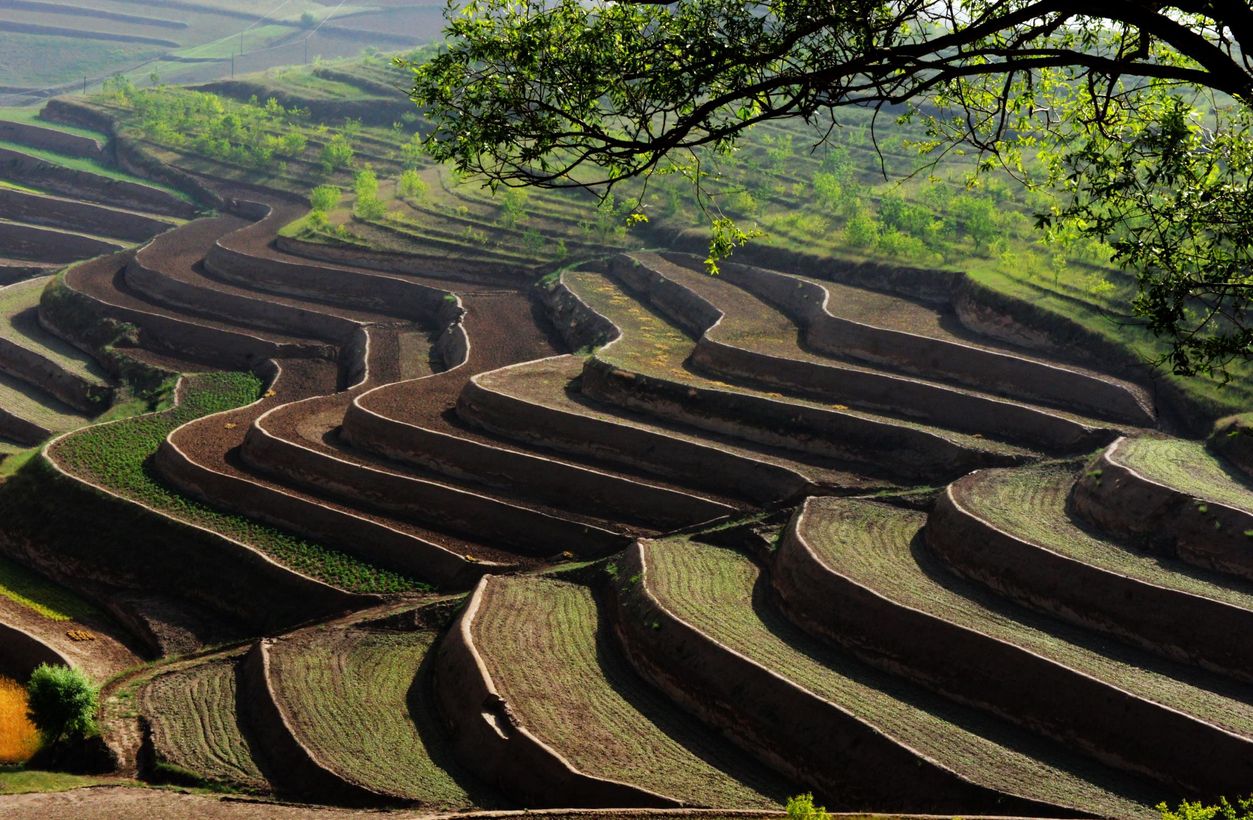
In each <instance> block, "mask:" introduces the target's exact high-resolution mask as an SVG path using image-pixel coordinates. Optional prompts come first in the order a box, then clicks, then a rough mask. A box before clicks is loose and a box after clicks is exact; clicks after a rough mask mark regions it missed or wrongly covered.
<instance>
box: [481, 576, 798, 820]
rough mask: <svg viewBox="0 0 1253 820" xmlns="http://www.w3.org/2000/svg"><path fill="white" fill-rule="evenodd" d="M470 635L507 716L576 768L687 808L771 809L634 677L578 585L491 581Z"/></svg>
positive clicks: (766, 789)
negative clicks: (505, 704)
mask: <svg viewBox="0 0 1253 820" xmlns="http://www.w3.org/2000/svg"><path fill="white" fill-rule="evenodd" d="M472 628H473V634H474V640H475V644H476V646H477V647H478V650H479V652H480V653H481V654H482V657H483V661H484V662H485V663H486V664H487V667H488V672H489V674H490V675H491V677H492V680H493V682H494V683H495V684H496V688H497V689H498V690H499V692H500V694H501V696H502V697H503V698H504V699H505V700H506V701H507V702H508V703H509V705H510V708H511V709H512V711H513V713H514V714H515V715H517V717H518V719H519V720H520V722H521V723H522V725H524V726H525V727H526V728H528V729H529V730H530V731H531V732H533V733H534V734H535V735H536V736H537V737H539V738H540V739H541V740H543V741H544V742H545V743H548V744H550V745H551V746H552V747H553V748H555V749H556V750H557V752H558V753H559V754H561V755H562V756H564V757H565V758H566V759H567V760H568V761H570V763H571V764H572V765H573V766H574V767H575V768H576V769H578V770H579V771H582V772H584V773H586V774H589V775H592V776H595V777H603V778H608V779H612V780H617V781H620V782H626V783H629V784H631V785H634V786H638V787H640V788H644V789H648V790H650V791H654V792H659V793H661V794H664V795H667V796H670V797H674V798H677V799H679V800H682V801H684V802H685V803H692V804H696V805H708V806H737V807H738V806H744V807H755V806H760V807H763V808H764V807H771V808H773V807H777V806H778V804H779V802H780V799H781V797H782V794H781V793H780V792H779V790H778V786H779V784H776V783H773V782H771V781H770V780H768V779H766V778H763V777H761V776H760V775H758V776H757V777H753V775H752V774H751V773H752V771H753V767H752V766H750V765H748V764H747V763H746V762H745V761H742V760H741V759H740V758H739V756H738V755H736V754H734V753H732V752H730V751H729V750H728V748H727V746H728V744H726V743H725V741H721V740H720V739H719V738H718V737H717V735H715V734H713V733H711V732H708V731H706V730H704V729H703V728H702V727H700V725H699V724H697V723H696V722H695V721H694V720H692V719H690V718H688V717H686V716H685V715H683V714H682V713H681V712H679V711H678V710H677V709H676V708H675V707H674V706H673V705H672V704H670V703H669V702H668V701H667V700H666V699H665V697H664V696H662V695H661V694H660V693H659V692H657V691H656V690H654V689H652V688H651V687H649V686H648V685H647V684H646V683H644V681H643V680H641V679H640V678H639V677H638V676H637V675H636V674H635V672H634V671H633V670H632V669H631V668H630V666H629V665H628V664H627V662H626V660H625V659H624V658H622V657H621V656H620V655H619V654H618V652H617V650H616V649H615V648H613V646H612V642H611V639H610V638H609V636H608V634H606V629H605V627H604V625H603V624H602V623H601V616H600V612H599V608H598V606H597V603H596V600H595V598H594V597H593V595H592V592H591V590H589V589H588V588H587V587H584V586H579V585H576V584H570V583H566V582H563V581H555V580H550V579H546V578H538V577H529V578H522V577H518V578H493V579H491V581H490V582H489V585H488V587H487V594H486V596H485V597H484V600H483V603H482V605H481V606H480V608H479V610H478V615H477V617H476V618H475V620H474V624H473V627H472Z"/></svg>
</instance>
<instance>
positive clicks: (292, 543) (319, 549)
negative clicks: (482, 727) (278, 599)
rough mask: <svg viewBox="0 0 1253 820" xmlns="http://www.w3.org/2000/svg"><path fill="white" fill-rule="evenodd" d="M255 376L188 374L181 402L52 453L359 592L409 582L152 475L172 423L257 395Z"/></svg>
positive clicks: (90, 476) (89, 475)
mask: <svg viewBox="0 0 1253 820" xmlns="http://www.w3.org/2000/svg"><path fill="white" fill-rule="evenodd" d="M260 390H261V383H260V381H259V380H258V379H257V378H256V377H255V376H252V375H249V374H243V373H206V374H197V375H193V376H189V377H187V379H186V382H185V384H184V387H183V388H182V391H181V401H180V403H179V405H178V406H177V407H175V408H172V409H170V410H167V411H164V412H161V413H154V414H150V415H146V416H138V417H136V418H131V419H126V420H124V421H120V422H117V423H114V424H107V425H96V426H94V427H89V428H87V429H85V430H82V431H80V432H78V433H75V434H73V435H70V436H68V437H66V438H64V439H61V440H60V441H58V442H57V443H56V444H54V445H53V447H52V449H51V451H50V452H51V454H52V455H54V456H55V457H56V459H57V460H58V462H59V463H60V464H61V465H62V466H63V467H64V468H65V469H66V470H67V471H69V472H70V473H72V474H74V475H77V476H81V477H83V478H85V479H87V480H89V481H93V482H97V483H100V484H103V485H104V486H106V487H108V488H110V489H111V490H113V491H114V492H116V493H119V494H121V495H123V496H125V497H127V498H131V499H134V500H136V501H140V502H142V503H144V504H146V505H148V506H151V507H155V508H156V509H159V510H162V511H163V512H165V513H167V514H169V515H172V516H174V517H175V518H178V519H181V520H183V521H188V522H190V523H193V524H197V525H199V526H202V527H205V528H207V529H210V530H213V531H215V532H220V533H223V534H224V535H227V536H229V537H231V538H235V539H237V540H239V541H242V542H244V543H246V544H249V545H251V546H253V547H255V548H257V549H259V550H261V551H262V552H264V553H266V554H268V555H269V556H270V557H272V558H274V559H275V560H276V561H279V562H280V563H283V564H286V565H287V566H290V567H292V568H294V569H296V570H298V571H300V572H304V573H307V574H309V575H311V576H313V577H315V578H319V579H321V580H323V581H326V582H327V583H330V584H335V585H337V586H340V587H342V588H344V589H349V590H353V591H358V592H367V591H368V592H390V591H398V590H405V589H412V588H414V586H415V582H413V581H411V580H409V579H407V578H404V577H402V576H400V575H397V574H395V573H393V572H389V571H387V570H383V569H379V568H377V567H373V566H371V565H369V564H365V563H363V562H361V561H359V560H357V559H355V558H353V557H351V556H348V555H345V554H344V553H341V552H338V551H335V550H332V549H328V548H326V547H323V546H321V545H319V544H314V543H312V542H309V541H306V540H304V539H301V538H298V537H295V536H292V535H289V534H287V533H284V532H282V531H279V530H276V529H273V528H271V527H267V526H264V525H262V524H258V523H256V522H254V521H251V520H249V519H247V518H244V517H242V516H238V515H229V514H226V513H222V512H219V511H217V510H215V509H213V508H211V507H208V506H206V505H204V504H201V503H199V502H196V501H192V500H191V499H189V498H187V497H185V496H182V495H179V494H178V493H176V492H174V491H173V490H171V489H170V488H168V487H166V486H165V485H164V484H161V483H160V482H158V481H157V480H156V479H155V478H153V476H152V474H151V473H150V472H149V471H148V470H147V469H146V467H145V462H146V461H147V459H148V457H149V456H151V455H152V454H153V453H154V452H155V451H156V449H157V447H158V446H160V444H161V441H162V440H163V439H164V438H165V436H166V435H167V434H168V433H169V432H170V431H172V430H173V429H174V428H175V427H178V426H179V425H181V424H184V423H186V422H188V421H191V420H192V419H196V418H200V417H201V416H206V415H209V414H210V413H216V412H219V411H222V410H229V409H232V408H235V407H240V406H242V405H244V404H247V403H249V402H251V401H255V400H256V398H257V396H258V395H259V393H260Z"/></svg>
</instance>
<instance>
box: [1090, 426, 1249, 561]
mask: <svg viewBox="0 0 1253 820" xmlns="http://www.w3.org/2000/svg"><path fill="white" fill-rule="evenodd" d="M1124 441H1126V439H1119V440H1118V441H1116V442H1114V443H1113V444H1111V445H1110V446H1109V447H1108V448H1106V450H1105V451H1104V452H1103V453H1101V454H1100V455H1099V456H1097V458H1096V460H1095V461H1094V462H1093V463H1092V464H1091V465H1089V466H1088V468H1087V469H1085V470H1084V471H1083V473H1081V474H1080V476H1079V478H1078V480H1077V481H1075V486H1074V489H1073V490H1072V491H1071V494H1070V505H1071V508H1072V509H1073V510H1074V511H1075V512H1076V513H1077V514H1078V515H1080V516H1082V517H1083V518H1084V519H1086V520H1087V521H1089V522H1091V523H1093V524H1095V525H1096V526H1097V527H1099V528H1100V529H1101V530H1102V531H1104V532H1108V533H1111V534H1112V535H1114V536H1115V537H1117V538H1123V539H1128V540H1133V541H1136V542H1139V543H1140V544H1142V545H1144V546H1146V547H1148V548H1149V549H1151V550H1152V551H1154V552H1161V553H1165V554H1167V555H1173V556H1176V557H1178V558H1181V559H1183V560H1184V561H1187V562H1188V563H1190V564H1196V565H1198V566H1202V567H1207V568H1209V569H1214V570H1218V571H1220V572H1230V573H1233V574H1235V575H1242V576H1244V577H1245V578H1249V579H1251V580H1253V535H1250V534H1249V533H1253V513H1250V512H1248V511H1247V510H1240V509H1236V508H1235V507H1230V506H1227V505H1226V504H1222V503H1220V502H1218V501H1211V500H1210V499H1206V498H1197V497H1195V496H1192V495H1189V494H1188V493H1185V492H1181V491H1179V490H1177V489H1175V488H1173V487H1168V486H1166V485H1165V484H1161V483H1159V482H1157V481H1154V480H1153V479H1151V478H1148V477H1147V476H1143V475H1141V474H1140V473H1138V472H1136V471H1135V470H1133V469H1132V468H1131V467H1128V466H1127V465H1125V464H1121V463H1119V461H1118V448H1119V445H1121V444H1122V442H1124Z"/></svg>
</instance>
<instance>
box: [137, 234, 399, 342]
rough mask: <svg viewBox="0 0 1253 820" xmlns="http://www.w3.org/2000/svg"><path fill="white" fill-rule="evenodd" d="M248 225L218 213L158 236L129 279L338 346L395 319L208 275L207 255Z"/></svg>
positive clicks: (165, 295) (218, 314) (181, 305)
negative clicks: (221, 240) (261, 290)
mask: <svg viewBox="0 0 1253 820" xmlns="http://www.w3.org/2000/svg"><path fill="white" fill-rule="evenodd" d="M246 225H247V222H246V221H245V220H243V219H240V218H238V217H229V216H228V217H217V218H214V219H204V220H197V221H196V222H191V223H188V224H187V225H186V226H184V227H183V228H181V229H179V230H178V231H177V232H176V233H172V234H170V235H169V236H168V238H167V237H166V236H161V237H157V238H156V239H154V240H153V241H152V242H150V243H149V244H148V245H146V246H145V247H143V248H141V249H140V250H139V251H137V252H136V254H135V257H134V259H133V260H132V261H131V262H130V264H129V265H127V268H126V282H127V284H128V285H129V286H130V287H131V288H133V289H134V290H136V291H137V292H140V293H142V294H144V297H145V298H147V299H149V300H151V301H153V302H156V303H158V304H162V305H164V306H166V307H169V308H171V309H173V310H177V311H180V312H185V313H191V314H193V315H197V316H203V317H206V318H209V319H215V320H224V321H229V322H233V323H239V324H247V325H249V326H251V327H257V328H261V329H265V330H270V331H277V332H279V333H283V334H286V335H290V336H295V337H302V338H310V339H320V340H322V341H326V342H331V343H334V344H344V343H347V342H348V341H349V340H351V338H352V337H353V335H354V334H355V333H356V332H357V331H358V330H359V329H360V328H361V327H362V325H364V324H367V323H377V322H384V321H388V320H389V319H390V317H386V316H383V315H381V314H378V313H372V312H366V311H361V310H354V309H352V308H348V307H344V306H342V305H341V306H340V307H339V309H338V310H336V311H334V312H332V311H330V310H329V309H327V307H326V306H324V305H321V304H318V303H311V302H306V301H303V300H300V299H295V298H292V297H289V296H277V295H274V294H268V293H259V292H257V291H255V290H252V289H250V288H245V287H239V286H236V285H233V284H228V283H226V282H222V281H219V280H217V279H214V278H212V277H209V276H207V275H205V273H204V270H203V266H202V259H203V257H204V255H205V254H206V253H208V252H209V251H210V250H211V249H212V248H213V246H214V244H215V243H216V242H217V240H218V239H219V238H220V237H221V236H222V235H223V234H225V233H229V232H232V231H235V230H238V229H239V228H242V227H245V226H246Z"/></svg>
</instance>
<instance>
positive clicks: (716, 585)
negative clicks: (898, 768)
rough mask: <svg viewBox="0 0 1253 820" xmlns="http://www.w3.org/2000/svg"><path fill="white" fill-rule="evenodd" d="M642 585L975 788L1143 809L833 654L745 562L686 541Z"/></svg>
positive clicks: (1114, 811) (1100, 807) (651, 559)
mask: <svg viewBox="0 0 1253 820" xmlns="http://www.w3.org/2000/svg"><path fill="white" fill-rule="evenodd" d="M645 558H646V567H647V569H646V575H645V578H644V579H643V580H642V583H644V584H645V585H646V588H647V589H648V591H649V592H651V593H652V594H653V595H655V596H656V597H657V599H658V600H659V601H660V603H661V605H662V606H663V607H664V608H665V609H666V610H668V611H670V612H671V613H673V614H674V615H676V616H678V617H679V618H681V619H682V620H684V621H686V622H687V623H689V624H691V625H692V626H694V627H695V628H696V629H698V630H700V631H701V632H703V633H705V634H706V635H709V636H710V637H712V638H714V639H716V640H718V641H721V642H722V643H724V644H725V645H727V646H728V647H730V648H731V649H733V650H735V651H736V652H739V653H741V654H742V655H744V656H745V657H746V658H748V659H749V660H750V661H752V662H754V663H757V664H759V665H761V666H763V667H765V668H766V669H769V670H771V671H773V672H774V673H776V674H778V675H781V676H782V677H784V678H786V679H787V680H789V681H792V682H793V683H795V684H797V685H799V686H801V687H803V688H805V689H807V690H809V691H810V692H812V693H814V694H816V695H818V696H819V697H822V698H824V699H826V700H828V701H831V702H832V703H835V704H838V705H839V706H841V707H843V708H844V709H845V710H847V711H849V712H851V713H852V714H854V715H856V716H857V717H859V718H860V719H862V720H863V721H865V722H867V723H869V724H870V725H872V726H875V727H877V728H878V729H879V730H880V731H883V732H884V733H886V734H887V735H888V736H890V737H892V738H895V739H896V740H898V741H900V742H903V743H905V744H907V745H909V746H910V747H911V748H913V749H915V750H916V751H917V752H919V753H920V754H922V755H924V756H926V757H927V758H929V759H931V760H933V761H936V762H937V763H939V764H941V765H944V766H948V767H949V768H951V769H953V770H955V771H957V772H959V773H961V774H963V775H965V776H966V777H968V778H969V779H971V780H972V781H974V782H976V783H982V784H985V785H988V786H991V787H994V788H1000V789H1005V790H1009V791H1012V792H1014V793H1017V794H1020V795H1023V796H1026V797H1033V798H1035V799H1040V800H1046V801H1051V802H1054V803H1061V804H1064V805H1070V806H1075V807H1082V808H1083V809H1085V810H1088V811H1096V812H1098V813H1101V814H1106V815H1108V816H1111V817H1129V816H1135V815H1137V814H1143V813H1144V811H1143V809H1142V808H1140V807H1138V806H1136V805H1135V804H1132V803H1130V802H1128V801H1127V800H1125V799H1122V798H1120V797H1118V796H1117V795H1115V794H1112V793H1110V792H1109V791H1106V790H1105V789H1103V788H1101V787H1100V786H1098V785H1095V784H1093V783H1090V782H1088V781H1086V780H1083V779H1081V778H1079V777H1077V776H1075V775H1074V774H1073V773H1071V772H1069V771H1066V770H1065V769H1064V768H1061V767H1059V766H1056V765H1053V764H1052V763H1049V762H1047V757H1046V756H1047V755H1048V754H1049V749H1050V748H1052V747H1050V746H1048V745H1045V744H1041V743H1038V742H1035V741H1034V740H1025V739H1024V737H1023V736H1022V735H1018V734H1017V733H1012V734H1011V733H1007V732H1006V730H1005V729H1004V727H1003V724H1001V723H999V721H995V720H989V719H986V718H984V717H982V716H980V715H977V714H974V713H971V712H967V711H965V710H962V709H960V708H959V707H956V706H952V705H950V704H949V703H948V702H947V701H945V700H942V699H939V698H936V697H929V696H927V695H926V694H924V693H922V692H921V691H920V690H918V689H916V688H914V687H912V686H910V685H908V684H906V683H904V682H903V681H902V680H901V679H899V678H896V677H893V676H888V675H883V674H880V673H878V672H876V671H874V670H871V669H869V668H867V667H865V666H863V665H861V664H860V663H858V662H856V661H853V660H852V659H850V658H849V657H847V656H846V655H843V654H840V653H837V652H833V651H831V650H829V649H827V648H825V647H824V646H822V645H820V644H818V643H817V642H816V641H814V640H812V639H810V638H809V637H808V636H806V635H804V634H802V633H801V632H800V631H799V630H797V629H796V628H795V627H794V626H792V625H791V624H790V623H788V622H787V621H786V620H785V619H783V618H782V617H781V616H780V615H779V614H778V613H777V612H775V611H774V610H773V609H772V608H770V607H768V606H766V605H764V604H763V602H762V601H761V598H762V596H761V595H760V594H759V593H758V592H757V590H758V588H759V585H760V584H761V583H762V582H763V580H764V579H762V578H761V571H760V570H759V569H758V567H757V566H756V565H755V564H754V563H753V562H752V561H751V560H749V559H748V558H746V557H744V556H743V555H740V554H738V553H735V552H732V551H730V550H726V549H722V548H720V547H714V546H709V545H706V544H701V543H698V542H695V541H689V540H686V539H683V538H671V539H666V540H663V541H657V542H651V543H646V545H645Z"/></svg>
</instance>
